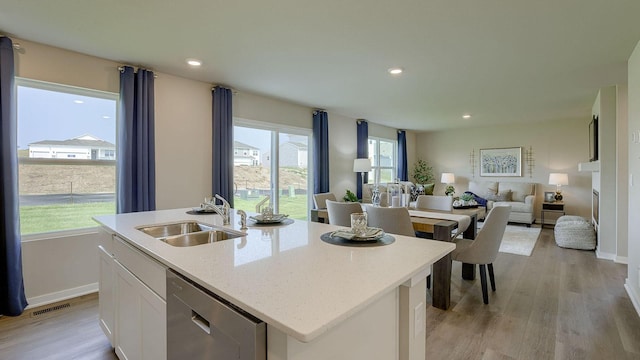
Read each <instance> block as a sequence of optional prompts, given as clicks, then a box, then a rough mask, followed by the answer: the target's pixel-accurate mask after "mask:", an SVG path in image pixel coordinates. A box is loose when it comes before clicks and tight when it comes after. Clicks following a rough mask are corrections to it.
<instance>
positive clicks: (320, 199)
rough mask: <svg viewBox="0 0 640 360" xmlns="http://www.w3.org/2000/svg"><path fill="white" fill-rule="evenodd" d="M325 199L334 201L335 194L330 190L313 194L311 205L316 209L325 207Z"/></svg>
mask: <svg viewBox="0 0 640 360" xmlns="http://www.w3.org/2000/svg"><path fill="white" fill-rule="evenodd" d="M327 200H331V201H336V195H335V194H334V193H330V192H328V193H319V194H313V205H315V207H316V209H326V208H327Z"/></svg>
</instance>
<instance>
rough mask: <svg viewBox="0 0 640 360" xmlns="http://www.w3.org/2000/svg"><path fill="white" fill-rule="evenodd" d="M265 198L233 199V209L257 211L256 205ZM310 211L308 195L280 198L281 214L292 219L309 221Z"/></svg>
mask: <svg viewBox="0 0 640 360" xmlns="http://www.w3.org/2000/svg"><path fill="white" fill-rule="evenodd" d="M262 199H264V197H259V198H255V199H246V200H244V199H241V198H240V197H234V198H233V207H234V208H235V209H239V210H244V211H251V212H255V211H256V205H257V204H258V203H259V202H260V201H261V200H262ZM308 212H309V209H308V208H307V195H296V196H295V197H288V196H282V197H280V211H279V213H281V214H288V215H289V217H290V218H292V219H298V220H307V215H308Z"/></svg>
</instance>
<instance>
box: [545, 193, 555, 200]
mask: <svg viewBox="0 0 640 360" xmlns="http://www.w3.org/2000/svg"><path fill="white" fill-rule="evenodd" d="M554 201H556V193H554V192H553V191H545V192H544V202H554Z"/></svg>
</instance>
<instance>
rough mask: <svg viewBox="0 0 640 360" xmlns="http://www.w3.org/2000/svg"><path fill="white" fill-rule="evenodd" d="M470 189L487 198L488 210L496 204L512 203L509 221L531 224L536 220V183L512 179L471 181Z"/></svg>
mask: <svg viewBox="0 0 640 360" xmlns="http://www.w3.org/2000/svg"><path fill="white" fill-rule="evenodd" d="M469 191H471V192H472V193H474V194H476V195H477V196H479V197H481V198H484V199H486V200H487V211H489V210H490V209H491V208H493V206H495V205H496V204H505V205H511V213H510V215H509V222H514V223H521V224H526V225H527V226H531V224H533V223H534V222H535V220H536V217H535V214H534V209H535V205H536V203H535V201H536V184H535V183H530V182H515V181H514V182H511V181H470V182H469Z"/></svg>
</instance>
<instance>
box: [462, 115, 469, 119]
mask: <svg viewBox="0 0 640 360" xmlns="http://www.w3.org/2000/svg"><path fill="white" fill-rule="evenodd" d="M462 118H463V119H471V115H470V114H464V115H462Z"/></svg>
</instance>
